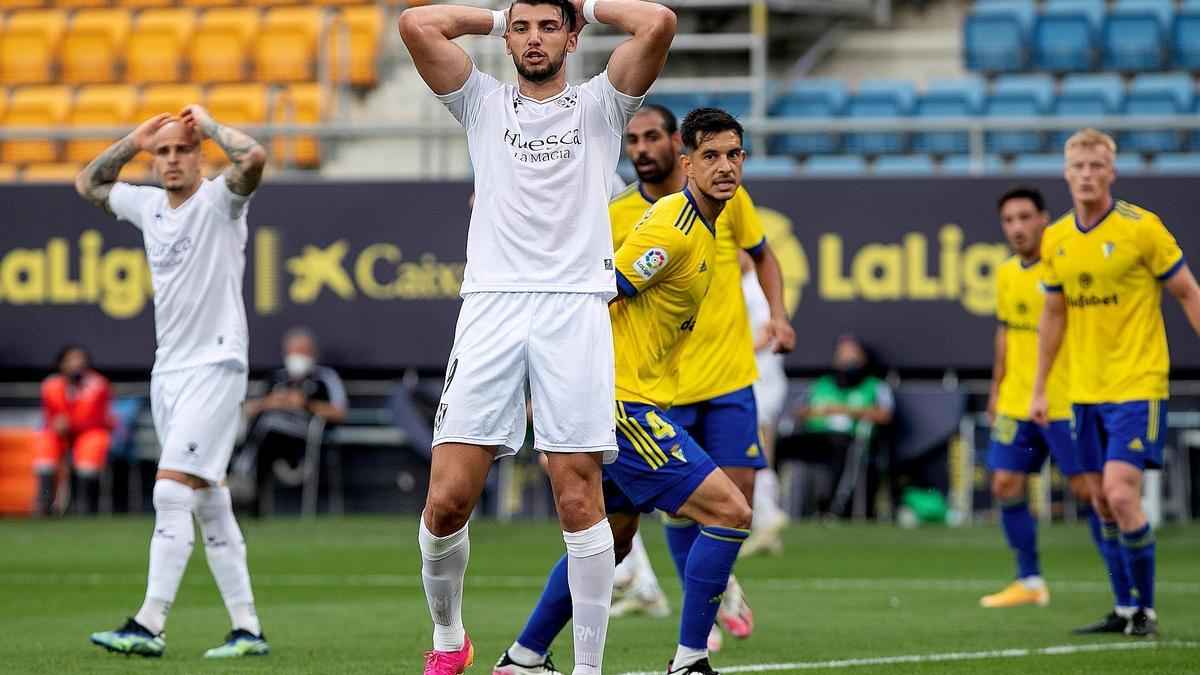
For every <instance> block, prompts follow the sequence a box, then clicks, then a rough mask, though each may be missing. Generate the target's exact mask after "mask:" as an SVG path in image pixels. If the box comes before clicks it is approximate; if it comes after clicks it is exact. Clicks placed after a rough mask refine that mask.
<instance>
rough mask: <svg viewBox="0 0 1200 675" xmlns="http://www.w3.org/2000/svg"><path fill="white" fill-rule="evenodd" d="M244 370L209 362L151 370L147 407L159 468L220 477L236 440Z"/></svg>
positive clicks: (207, 477)
mask: <svg viewBox="0 0 1200 675" xmlns="http://www.w3.org/2000/svg"><path fill="white" fill-rule="evenodd" d="M245 400H246V371H245V370H244V369H243V368H242V367H241V364H236V363H229V362H225V363H209V364H204V365H201V366H195V367H192V368H183V369H180V370H169V371H167V372H163V373H154V374H153V375H151V376H150V412H151V413H152V414H153V416H154V431H155V432H157V433H158V442H159V444H160V445H161V446H162V455H161V456H160V457H159V460H158V468H159V469H161V470H166V471H180V472H183V473H186V474H190V475H193V476H199V477H200V478H203V479H205V480H207V481H212V482H213V483H219V482H220V481H222V480H224V478H225V472H226V470H227V469H228V467H229V458H230V456H231V455H233V445H234V443H236V442H237V431H238V423H239V421H240V418H241V413H242V402H243V401H245Z"/></svg>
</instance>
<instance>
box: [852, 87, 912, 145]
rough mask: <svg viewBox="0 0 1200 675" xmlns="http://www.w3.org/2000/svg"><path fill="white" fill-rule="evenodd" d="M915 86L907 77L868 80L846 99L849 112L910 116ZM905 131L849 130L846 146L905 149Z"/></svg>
mask: <svg viewBox="0 0 1200 675" xmlns="http://www.w3.org/2000/svg"><path fill="white" fill-rule="evenodd" d="M913 97H914V94H913V86H912V83H911V82H908V81H904V80H864V81H863V82H862V83H860V84H859V85H858V89H857V90H856V91H855V92H854V95H853V96H851V97H850V100H849V101H848V102H847V103H846V116H847V117H851V118H857V119H877V118H888V117H907V116H908V115H910V114H912V108H913ZM904 146H905V137H904V134H901V133H896V132H891V131H877V132H863V133H853V134H846V140H845V149H846V150H847V151H848V152H862V153H866V154H870V155H878V154H890V153H897V152H903V151H904Z"/></svg>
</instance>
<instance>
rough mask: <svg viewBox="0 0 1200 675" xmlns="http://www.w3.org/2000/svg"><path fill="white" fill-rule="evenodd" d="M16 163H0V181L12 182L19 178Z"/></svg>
mask: <svg viewBox="0 0 1200 675" xmlns="http://www.w3.org/2000/svg"><path fill="white" fill-rule="evenodd" d="M17 173H18V172H17V165H16V164H0V183H12V182H15V181H16V180H17Z"/></svg>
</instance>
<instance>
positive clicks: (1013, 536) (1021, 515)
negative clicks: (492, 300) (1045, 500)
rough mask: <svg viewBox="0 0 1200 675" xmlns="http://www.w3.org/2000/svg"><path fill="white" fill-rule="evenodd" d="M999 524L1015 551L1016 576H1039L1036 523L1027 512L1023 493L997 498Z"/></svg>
mask: <svg viewBox="0 0 1200 675" xmlns="http://www.w3.org/2000/svg"><path fill="white" fill-rule="evenodd" d="M998 501H999V502H1000V524H1001V525H1003V526H1004V536H1005V537H1007V538H1008V545H1009V547H1010V548H1012V550H1013V551H1015V552H1016V558H1017V578H1018V579H1024V578H1025V577H1034V576H1041V574H1042V568H1041V566H1040V565H1039V564H1038V551H1037V523H1035V522H1034V520H1033V514H1032V513H1030V512H1029V501H1028V500H1027V499H1026V498H1025V495H1021V496H1019V497H1013V498H1011V499H999V500H998Z"/></svg>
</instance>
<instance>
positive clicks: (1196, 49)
mask: <svg viewBox="0 0 1200 675" xmlns="http://www.w3.org/2000/svg"><path fill="white" fill-rule="evenodd" d="M1171 44H1172V45H1173V47H1174V49H1173V54H1172V57H1173V58H1172V60H1173V61H1174V63H1175V67H1176V68H1180V69H1184V70H1200V0H1185V2H1184V3H1183V7H1181V8H1180V10H1179V14H1178V15H1177V16H1176V17H1175V26H1174V28H1173V29H1172V31H1171Z"/></svg>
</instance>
